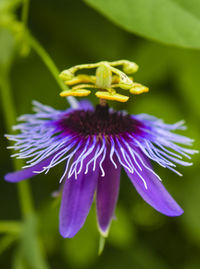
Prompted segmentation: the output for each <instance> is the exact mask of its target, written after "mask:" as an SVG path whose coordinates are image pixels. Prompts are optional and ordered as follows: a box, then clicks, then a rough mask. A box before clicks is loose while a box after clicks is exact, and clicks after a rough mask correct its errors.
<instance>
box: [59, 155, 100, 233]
mask: <svg viewBox="0 0 200 269" xmlns="http://www.w3.org/2000/svg"><path fill="white" fill-rule="evenodd" d="M78 156H79V154H78V153H77V155H76V158H78ZM90 158H91V154H90V155H89V156H88V157H86V158H85V159H84V160H83V167H82V170H81V172H80V174H78V175H77V179H75V175H74V174H73V175H72V176H71V177H70V178H69V179H66V181H65V184H64V189H63V194H62V201H61V208H60V234H61V235H62V236H63V237H65V238H66V237H68V238H71V237H73V236H74V235H75V234H76V233H77V232H78V231H79V230H80V229H81V227H82V226H83V224H84V222H85V220H86V217H87V215H88V213H89V210H90V207H91V205H92V202H93V197H94V192H95V189H96V185H97V177H98V173H99V170H98V169H96V170H95V171H93V170H92V169H90V170H89V171H88V173H87V174H85V167H86V165H87V163H88V161H89V160H90ZM97 167H98V166H97Z"/></svg>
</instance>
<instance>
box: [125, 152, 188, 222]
mask: <svg viewBox="0 0 200 269" xmlns="http://www.w3.org/2000/svg"><path fill="white" fill-rule="evenodd" d="M134 151H135V152H136V154H137V155H135V154H134V155H135V159H136V160H137V162H138V164H139V165H140V166H141V168H142V171H140V170H139V169H138V166H137V165H135V168H136V169H137V172H138V173H136V171H134V173H133V174H132V173H130V172H129V171H128V170H127V169H125V170H126V173H127V175H128V176H129V178H130V180H131V182H132V183H133V185H134V187H135V188H136V190H137V192H138V193H139V194H140V195H141V197H142V198H143V199H144V200H145V201H146V202H147V203H148V204H150V205H151V206H152V207H153V208H155V209H156V210H157V211H159V212H161V213H162V214H165V215H167V216H171V217H175V216H180V215H182V214H183V209H182V208H181V207H180V206H179V205H178V204H177V203H176V201H175V200H174V199H173V198H172V196H171V195H170V194H169V193H168V192H167V190H166V189H165V187H164V186H163V184H162V183H161V182H160V180H159V179H158V177H157V176H156V174H155V173H153V170H152V171H150V169H152V167H151V164H150V162H149V160H148V159H147V157H145V156H144V155H143V154H142V153H141V152H140V151H139V150H136V149H134ZM138 154H139V155H138ZM130 157H131V156H130ZM145 166H146V167H149V168H150V169H147V168H146V167H145ZM139 175H140V176H139ZM142 179H144V180H145V182H146V187H147V188H145V184H144V182H143V180H142Z"/></svg>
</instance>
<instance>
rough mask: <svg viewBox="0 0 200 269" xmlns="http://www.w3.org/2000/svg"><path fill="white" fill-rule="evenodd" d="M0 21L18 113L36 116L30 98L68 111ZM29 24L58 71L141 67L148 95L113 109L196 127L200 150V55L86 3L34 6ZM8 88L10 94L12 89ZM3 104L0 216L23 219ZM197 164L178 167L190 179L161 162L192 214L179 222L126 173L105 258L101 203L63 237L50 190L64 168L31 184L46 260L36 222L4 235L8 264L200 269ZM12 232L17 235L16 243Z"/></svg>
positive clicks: (0, 246) (191, 130)
mask: <svg viewBox="0 0 200 269" xmlns="http://www.w3.org/2000/svg"><path fill="white" fill-rule="evenodd" d="M133 1H134V0H133ZM11 2H12V1H10V0H1V1H0V12H2V13H1V16H3V15H5V20H6V18H7V17H6V16H7V13H6V12H7V11H5V9H2V10H1V7H2V6H3V5H4V4H5V3H7V4H9V3H11ZM14 2H16V3H15V4H16V5H15V6H14V8H11V9H9V12H10V13H9V14H10V15H9V16H11V17H12V16H14V17H13V18H12V19H13V20H20V16H21V15H20V14H21V6H20V1H14ZM116 2H118V1H116ZM125 2H126V1H124V3H125ZM128 2H130V1H128ZM179 2H180V1H179ZM193 2H194V1H193ZM1 5H2V6H1ZM144 8H145V6H144ZM199 12H200V10H199ZM197 13H198V10H197ZM133 16H134V14H133ZM2 18H3V17H1V18H0V67H1V69H0V72H1V75H2V74H4V69H6V68H7V65H6V64H7V62H6V61H7V59H9V65H10V72H9V80H10V85H11V90H12V95H13V103H14V106H15V109H16V113H17V115H18V116H19V115H21V114H24V113H30V112H31V102H32V100H38V101H40V102H42V103H44V104H48V105H51V106H53V107H55V108H57V109H65V108H66V107H68V104H67V102H66V100H64V99H61V98H60V97H59V95H58V93H59V92H60V88H59V86H58V84H57V83H56V81H55V79H54V78H53V76H52V75H51V73H50V72H49V70H48V69H47V68H46V66H45V65H44V63H43V62H42V60H41V59H40V57H38V55H37V54H36V53H35V52H34V50H31V49H30V48H29V47H28V45H27V44H26V43H23V42H21V41H20V42H19V39H20V38H19V36H18V37H17V38H18V40H17V41H16V37H15V35H13V32H12V31H10V30H8V29H7V28H6V27H4V24H3V23H1V19H2ZM12 19H11V20H12ZM17 27H18V26H17V24H16V28H17ZM28 27H29V29H30V30H31V32H32V34H33V35H34V36H35V37H36V38H37V39H38V40H39V42H40V43H41V44H42V46H43V47H44V48H45V49H46V51H47V52H48V53H49V54H50V55H51V57H52V59H53V61H54V62H55V64H56V65H57V66H58V68H59V70H63V69H65V68H68V67H71V66H73V65H76V64H82V63H90V62H97V61H101V60H107V61H113V60H118V59H128V60H131V61H135V62H136V63H137V64H139V66H140V69H139V71H138V72H137V73H136V74H135V76H134V77H135V80H136V81H138V82H140V83H142V84H144V85H147V86H149V88H150V92H149V93H148V94H143V95H140V96H133V97H131V101H129V102H128V103H125V104H115V103H110V105H111V106H114V107H115V108H116V107H117V108H120V109H126V110H127V111H129V112H130V113H134V114H137V113H148V114H152V115H155V116H157V117H160V118H163V119H164V120H165V121H166V122H168V123H174V122H176V121H179V120H182V119H185V121H186V125H187V126H188V130H186V131H184V134H185V135H187V136H189V137H192V138H194V139H195V141H196V142H195V144H194V148H195V149H198V148H199V141H200V135H199V133H200V127H199V123H200V52H199V50H197V49H196V50H194V49H192V48H181V47H180V46H169V45H167V41H166V44H161V43H159V42H157V41H153V40H150V39H146V38H145V37H141V36H139V35H135V34H134V33H130V32H128V31H126V30H124V29H123V28H121V27H119V26H117V25H116V24H115V23H113V22H111V21H110V20H109V19H107V18H105V17H104V16H103V15H101V14H100V13H98V12H97V11H96V10H95V9H93V8H91V7H90V6H88V5H87V4H86V3H85V2H83V1H79V0H77V1H73V0H57V1H54V0H42V1H41V0H34V1H31V2H30V7H29V16H28ZM191 31H193V29H191ZM16 43H17V45H16ZM22 43H23V44H22ZM22 46H23V49H22ZM5 63H6V64H5ZM1 75H0V77H1ZM2 85H3V84H1V86H2ZM1 88H2V90H5V88H6V87H5V88H4V87H3V86H2V87H1ZM1 98H2V97H1ZM90 100H92V101H93V102H94V103H95V102H97V101H98V100H96V99H95V98H93V97H91V98H90ZM1 101H2V104H1V107H0V122H1V125H0V141H1V143H0V164H1V169H0V179H1V180H0V219H1V221H5V220H18V221H22V216H21V211H20V206H19V197H18V193H17V187H16V185H14V184H9V183H6V182H4V180H3V178H4V174H5V173H7V172H8V171H12V170H13V169H14V166H13V163H12V159H11V158H10V157H9V155H10V154H11V152H10V151H9V150H7V149H6V146H7V141H6V139H5V138H4V133H7V132H8V126H7V125H8V124H6V121H5V118H6V115H5V113H4V109H3V108H4V107H5V106H7V103H6V101H4V100H3V99H2V100H1ZM193 162H194V165H193V166H192V167H187V168H184V167H178V170H179V171H180V172H181V173H183V175H184V176H183V177H178V176H177V175H176V174H173V173H172V172H170V171H168V170H166V169H164V168H160V167H159V166H158V165H155V170H156V171H157V172H158V173H159V175H160V176H161V178H162V179H163V183H164V185H165V186H166V188H167V189H168V190H169V192H170V193H171V194H172V196H173V197H174V198H175V199H176V200H177V201H178V203H179V204H180V205H181V206H182V207H183V209H184V210H185V213H184V214H183V215H182V216H181V217H178V218H170V217H166V216H163V215H161V214H160V213H158V212H156V211H155V210H154V209H152V208H151V207H150V206H149V205H147V204H146V203H145V202H144V201H143V200H142V199H141V197H140V196H139V195H138V194H137V192H136V191H135V189H134V188H133V186H132V184H131V183H130V182H129V180H128V178H127V176H126V175H125V173H123V174H122V178H121V188H120V195H119V201H118V205H117V210H116V220H114V221H113V224H112V227H111V231H110V235H109V237H108V239H107V240H106V245H105V249H104V251H103V253H102V254H101V255H100V256H98V248H99V234H98V231H97V227H96V217H95V205H93V208H92V210H91V212H90V215H89V217H88V219H87V221H86V224H85V226H84V228H83V229H82V230H81V231H80V232H79V233H78V234H77V235H76V236H75V237H74V238H73V239H63V238H62V237H61V236H60V234H59V232H58V212H59V202H60V201H59V199H56V198H53V197H52V193H53V192H54V191H56V190H57V189H58V187H59V183H58V181H59V177H60V175H61V173H62V166H61V167H57V168H55V169H54V170H53V171H50V172H49V173H48V174H47V175H39V176H37V177H35V178H32V179H31V180H30V184H31V190H32V193H33V199H34V205H35V212H36V215H37V225H35V226H34V227H36V228H37V229H36V231H35V236H36V234H37V239H38V240H39V252H40V254H41V256H42V259H45V260H46V262H45V264H43V263H41V262H40V259H39V260H38V261H37V258H35V256H34V255H36V254H35V253H34V250H32V248H29V243H30V241H31V240H32V239H33V241H34V240H35V239H34V238H31V237H30V236H29V235H30V233H29V228H30V227H29V226H31V225H33V224H30V225H29V226H28V227H25V228H24V230H23V231H22V232H21V234H20V235H18V234H17V233H16V234H15V233H13V232H12V233H11V234H10V233H9V231H6V232H5V231H3V232H1V229H0V268H2V269H3V268H14V269H26V268H33V269H43V268H52V269H54V268H56V269H62V268H63V269H64V268H69V269H71V268H80V269H83V268H88V269H89V268H96V269H98V268H105V269H107V268H116V269H117V268H127V269H128V268H136V269H150V268H154V269H168V268H170V269H172V268H176V269H197V268H200V157H199V155H195V156H194V157H193ZM1 221H0V227H1ZM33 222H34V221H33ZM24 226H25V224H24ZM31 227H32V226H31ZM30 229H31V228H30ZM12 236H14V237H16V239H13V240H12ZM33 236H34V235H33ZM9 238H10V241H9ZM26 238H28V239H27V240H28V241H27V242H26ZM6 242H7V243H6ZM9 242H10V243H9ZM24 242H25V243H24ZM32 251H33V252H32Z"/></svg>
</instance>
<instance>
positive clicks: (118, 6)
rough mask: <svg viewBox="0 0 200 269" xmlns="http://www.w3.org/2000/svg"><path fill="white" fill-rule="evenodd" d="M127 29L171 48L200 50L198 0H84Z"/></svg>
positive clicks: (199, 2) (199, 3) (199, 4)
mask: <svg viewBox="0 0 200 269" xmlns="http://www.w3.org/2000/svg"><path fill="white" fill-rule="evenodd" d="M85 2H86V3H88V4H89V5H91V6H92V7H93V8H95V9H97V10H98V11H99V12H101V13H102V14H103V15H105V16H106V17H107V18H109V19H110V20H111V21H112V22H114V23H116V24H117V25H118V26H120V27H122V28H124V29H125V30H127V31H129V32H132V33H134V34H138V35H140V36H143V37H146V38H149V39H153V40H156V41H159V42H162V43H165V44H168V45H176V46H180V47H186V48H197V49H199V48H200V34H199V33H200V1H199V0H190V1H188V0H173V1H172V0H139V1H138V0H85Z"/></svg>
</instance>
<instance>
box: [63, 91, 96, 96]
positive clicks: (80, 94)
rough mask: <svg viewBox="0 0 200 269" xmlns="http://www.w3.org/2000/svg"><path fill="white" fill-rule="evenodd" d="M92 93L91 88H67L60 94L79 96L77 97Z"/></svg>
mask: <svg viewBox="0 0 200 269" xmlns="http://www.w3.org/2000/svg"><path fill="white" fill-rule="evenodd" d="M90 93H91V91H90V90H86V89H80V90H67V91H63V92H61V93H60V96H62V97H67V96H77V97H82V96H88V95H89V94H90Z"/></svg>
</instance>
